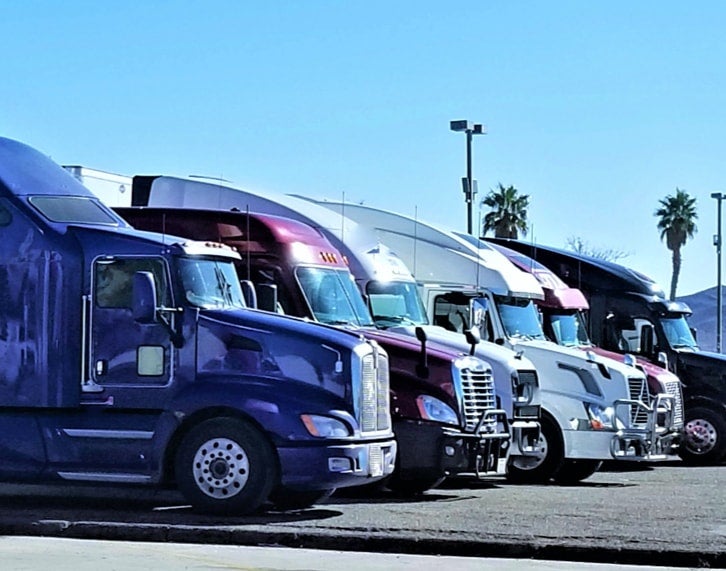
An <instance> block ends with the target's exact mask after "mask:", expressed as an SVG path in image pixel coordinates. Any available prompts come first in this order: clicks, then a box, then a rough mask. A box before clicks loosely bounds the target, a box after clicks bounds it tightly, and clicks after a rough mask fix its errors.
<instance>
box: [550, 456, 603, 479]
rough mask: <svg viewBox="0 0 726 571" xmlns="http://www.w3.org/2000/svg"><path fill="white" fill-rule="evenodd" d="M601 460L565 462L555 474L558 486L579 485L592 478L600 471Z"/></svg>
mask: <svg viewBox="0 0 726 571" xmlns="http://www.w3.org/2000/svg"><path fill="white" fill-rule="evenodd" d="M601 465H602V462H601V461H600V460H565V461H564V462H563V463H562V467H561V468H560V469H559V470H558V471H557V473H556V474H555V482H557V483H558V484H577V482H582V481H583V480H585V479H587V478H589V477H590V476H592V475H593V474H594V473H595V472H597V471H598V470H599V469H600V466H601Z"/></svg>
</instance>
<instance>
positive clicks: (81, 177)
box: [63, 165, 133, 207]
mask: <svg viewBox="0 0 726 571" xmlns="http://www.w3.org/2000/svg"><path fill="white" fill-rule="evenodd" d="M63 168H64V169H66V170H67V171H68V172H69V173H71V174H72V175H73V176H74V177H75V178H76V180H78V182H80V183H81V184H82V185H83V186H85V187H86V188H87V189H88V190H90V191H91V192H92V193H93V194H95V195H96V196H97V197H98V198H99V199H100V200H101V202H103V203H104V204H106V205H107V206H112V207H113V206H130V205H131V188H132V186H133V177H130V176H124V175H121V174H115V173H110V172H106V171H101V170H96V169H91V168H88V167H82V166H78V165H64V166H63Z"/></svg>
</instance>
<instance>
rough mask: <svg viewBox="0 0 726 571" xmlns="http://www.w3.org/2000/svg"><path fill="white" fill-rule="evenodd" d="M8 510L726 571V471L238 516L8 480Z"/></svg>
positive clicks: (389, 498)
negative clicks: (210, 514)
mask: <svg viewBox="0 0 726 571" xmlns="http://www.w3.org/2000/svg"><path fill="white" fill-rule="evenodd" d="M0 505H2V507H3V509H2V512H1V515H0V533H2V534H4V535H25V536H28V535H29V536H49V537H65V538H83V539H111V540H125V541H158V542H179V543H209V544H223V545H256V546H271V545H272V546H285V547H299V548H300V547H303V548H310V549H334V550H344V551H367V552H378V553H403V554H421V555H445V556H467V557H505V558H529V559H540V560H562V561H582V562H600V563H611V564H631V565H665V566H673V567H694V568H699V567H700V568H705V567H710V568H714V567H718V568H726V466H719V467H698V468H693V467H685V466H683V465H682V464H680V463H672V464H669V465H658V466H655V467H652V466H643V465H639V466H623V465H620V466H617V467H615V468H613V467H612V466H606V468H605V469H604V470H603V471H600V472H598V473H597V474H595V475H594V476H592V477H591V478H589V479H588V480H586V481H585V482H582V483H580V484H578V485H575V486H556V485H548V486H514V485H510V484H508V483H506V481H504V480H503V479H492V480H487V481H484V482H476V483H474V482H465V481H458V482H457V481H452V482H448V483H445V484H444V485H443V486H442V487H441V488H438V489H436V490H431V491H429V492H427V493H426V494H424V495H421V496H418V497H414V498H405V497H398V496H394V495H391V494H380V495H378V496H376V497H369V498H355V497H345V496H342V495H336V496H333V497H332V498H329V499H328V500H326V501H325V502H324V503H321V504H319V505H316V506H314V507H312V508H309V509H306V510H299V511H287V512H278V511H267V512H264V513H259V514H255V515H253V516H248V517H239V518H224V517H216V516H215V517H212V516H206V515H201V514H196V513H194V512H192V511H191V509H190V508H189V507H188V506H186V505H185V504H184V502H183V500H182V499H181V497H180V496H179V495H178V494H176V493H174V492H165V491H152V490H144V489H138V488H98V487H76V486H73V487H72V486H59V487H52V486H27V485H0Z"/></svg>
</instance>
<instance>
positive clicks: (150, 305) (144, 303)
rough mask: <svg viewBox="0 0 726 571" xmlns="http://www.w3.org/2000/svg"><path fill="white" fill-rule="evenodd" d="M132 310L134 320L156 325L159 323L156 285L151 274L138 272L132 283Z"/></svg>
mask: <svg viewBox="0 0 726 571" xmlns="http://www.w3.org/2000/svg"><path fill="white" fill-rule="evenodd" d="M131 300H132V301H131V308H132V309H131V310H132V313H133V316H134V319H135V320H136V321H138V322H139V323H155V322H156V321H157V317H156V308H157V305H158V304H157V298H156V284H155V283H154V275H153V274H152V273H151V272H136V273H135V274H134V277H133V282H132V292H131Z"/></svg>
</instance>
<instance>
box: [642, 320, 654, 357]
mask: <svg viewBox="0 0 726 571" xmlns="http://www.w3.org/2000/svg"><path fill="white" fill-rule="evenodd" d="M653 347H654V334H653V326H652V325H643V327H642V328H641V329H640V353H641V355H652V354H653Z"/></svg>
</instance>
